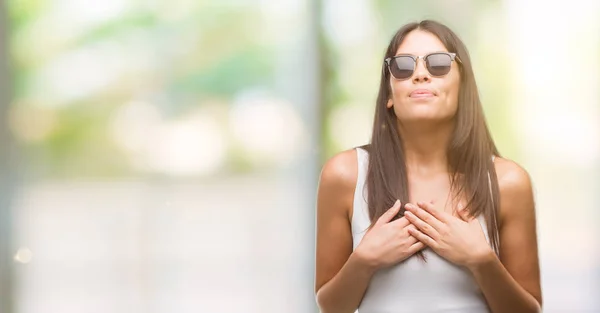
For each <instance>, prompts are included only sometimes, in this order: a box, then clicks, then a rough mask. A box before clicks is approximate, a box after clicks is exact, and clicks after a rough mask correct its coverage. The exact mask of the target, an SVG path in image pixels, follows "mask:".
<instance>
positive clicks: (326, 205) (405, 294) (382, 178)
mask: <svg viewBox="0 0 600 313" xmlns="http://www.w3.org/2000/svg"><path fill="white" fill-rule="evenodd" d="M382 63H383V70H382V74H381V84H380V87H379V95H378V97H377V103H376V105H377V107H376V109H375V121H374V124H373V133H372V138H371V143H370V144H369V145H367V146H363V147H360V148H356V149H352V150H348V151H344V152H342V153H339V154H338V155H336V156H334V157H333V158H331V159H330V160H328V161H327V162H326V164H325V165H324V167H323V169H322V172H321V177H320V181H319V188H318V197H317V198H318V200H317V251H316V286H315V291H316V299H317V303H318V305H319V308H320V309H321V312H322V313H337V312H340V313H342V312H354V311H355V310H356V309H358V311H359V312H360V313H384V312H385V313H387V312H494V313H501V312H510V313H517V312H539V311H541V303H542V297H541V290H540V289H541V288H540V278H539V264H538V256H537V236H536V220H535V208H534V201H533V194H532V187H531V182H530V179H529V175H528V174H527V172H526V171H525V170H524V169H523V168H521V167H520V166H519V165H518V164H516V163H514V162H512V161H510V160H507V159H503V158H501V157H499V156H498V152H497V150H496V147H495V145H494V142H493V140H492V137H491V136H490V134H489V131H488V129H487V126H486V122H485V119H484V116H483V109H482V106H481V102H480V100H479V95H478V91H477V86H476V83H475V78H474V75H473V70H472V68H471V61H470V59H469V55H468V53H467V50H466V48H465V46H464V44H463V43H462V42H461V40H460V39H459V38H458V37H457V36H456V35H455V34H454V33H453V32H452V31H451V30H450V29H448V28H447V27H446V26H444V25H442V24H440V23H437V22H434V21H423V22H420V23H411V24H408V25H405V26H403V27H402V28H400V30H398V32H397V33H396V34H395V35H394V37H393V39H392V41H391V42H390V45H389V47H388V49H387V51H386V54H385V59H384V61H383V62H382Z"/></svg>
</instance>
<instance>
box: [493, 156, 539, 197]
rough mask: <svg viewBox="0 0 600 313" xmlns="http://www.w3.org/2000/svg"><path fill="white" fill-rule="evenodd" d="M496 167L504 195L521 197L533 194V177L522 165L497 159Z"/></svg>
mask: <svg viewBox="0 0 600 313" xmlns="http://www.w3.org/2000/svg"><path fill="white" fill-rule="evenodd" d="M494 165H495V168H496V175H497V176H498V185H499V187H500V192H501V193H502V194H506V195H519V194H522V193H528V192H531V177H530V176H529V173H528V172H527V170H525V169H524V168H523V167H522V166H521V165H519V164H517V163H516V162H515V161H512V160H509V159H505V158H500V157H496V159H495V161H494Z"/></svg>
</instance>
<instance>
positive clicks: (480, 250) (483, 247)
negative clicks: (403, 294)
mask: <svg viewBox="0 0 600 313" xmlns="http://www.w3.org/2000/svg"><path fill="white" fill-rule="evenodd" d="M405 207H406V210H407V211H406V212H405V214H404V216H406V218H407V219H408V221H409V222H410V223H411V224H413V225H415V226H416V228H417V229H416V230H413V229H409V233H410V234H411V235H412V236H413V237H415V238H417V239H418V240H419V241H421V242H423V243H424V244H426V245H427V246H429V247H430V248H431V249H432V250H433V251H435V252H436V253H437V254H438V255H440V256H441V257H443V258H445V259H446V260H448V261H450V262H452V263H454V264H457V265H461V266H465V267H471V266H474V265H477V264H479V263H481V262H484V261H485V260H488V259H489V258H490V257H492V256H493V254H494V253H493V250H492V248H491V247H490V245H489V244H488V242H487V241H486V239H485V235H484V234H483V230H482V228H481V225H480V224H479V221H477V219H476V218H473V219H471V220H470V221H465V220H462V219H460V218H458V217H456V216H453V215H451V214H448V213H446V212H443V211H439V210H436V209H435V208H434V207H433V204H431V203H424V202H418V203H417V205H414V204H412V203H408V204H406V206H405ZM459 214H462V212H461V211H459Z"/></svg>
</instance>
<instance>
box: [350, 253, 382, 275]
mask: <svg viewBox="0 0 600 313" xmlns="http://www.w3.org/2000/svg"><path fill="white" fill-rule="evenodd" d="M348 262H349V263H350V264H351V266H352V267H353V268H355V269H356V270H358V271H360V272H363V273H365V274H369V275H371V274H373V273H375V272H376V271H377V270H378V269H379V266H378V265H377V264H376V262H374V261H373V260H369V259H368V258H365V257H363V256H362V255H360V253H357V252H356V251H354V252H352V254H350V258H349V259H348Z"/></svg>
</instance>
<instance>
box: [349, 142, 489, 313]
mask: <svg viewBox="0 0 600 313" xmlns="http://www.w3.org/2000/svg"><path fill="white" fill-rule="evenodd" d="M356 153H357V156H358V179H357V183H356V189H355V191H354V209H353V213H352V222H351V223H352V239H353V249H356V247H357V246H358V244H359V243H360V241H361V240H362V238H363V236H364V234H365V231H366V229H368V227H369V225H371V221H370V219H369V210H368V205H367V200H366V199H367V190H366V188H364V187H365V180H366V176H367V168H368V162H369V156H368V152H367V151H365V150H363V149H361V148H357V149H356ZM363 191H364V192H363ZM477 219H478V220H479V222H480V224H481V227H482V229H483V232H484V234H485V238H486V240H487V241H488V243H489V237H488V233H487V226H486V223H485V220H484V218H483V215H480V216H479V217H478V218H477ZM423 254H424V255H425V257H426V258H427V262H424V261H423V260H421V259H419V258H417V257H415V256H413V257H410V258H408V259H406V260H405V261H404V262H402V263H400V264H397V265H395V266H392V267H389V268H386V269H382V270H379V271H378V272H376V273H375V275H374V276H373V277H372V279H371V281H370V283H369V286H368V287H367V290H366V292H365V295H364V297H363V299H362V302H361V304H360V306H359V308H358V312H359V313H430V312H448V313H449V312H453V313H454V312H460V313H484V312H485V313H489V312H490V310H489V308H488V306H487V303H486V301H485V298H484V297H483V294H482V292H481V290H480V289H479V286H478V285H477V283H476V282H475V280H474V278H473V276H472V275H471V274H470V273H469V271H468V270H467V269H465V268H462V267H459V266H457V265H454V264H453V263H451V262H449V261H446V260H445V259H443V258H442V257H440V256H439V255H437V254H436V253H435V252H433V251H432V250H431V249H424V250H423Z"/></svg>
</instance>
